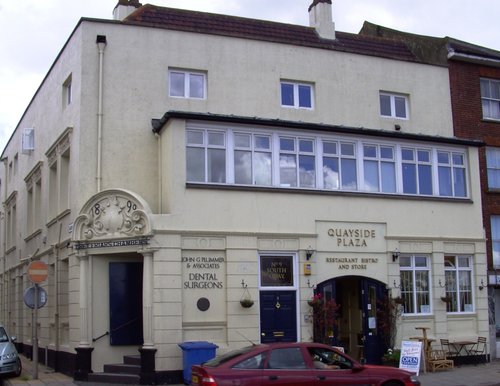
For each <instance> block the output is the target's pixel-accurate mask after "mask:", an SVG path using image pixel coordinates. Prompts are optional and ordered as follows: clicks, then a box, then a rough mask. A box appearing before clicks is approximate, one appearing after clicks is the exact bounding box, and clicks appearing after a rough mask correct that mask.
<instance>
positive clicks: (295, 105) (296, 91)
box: [280, 80, 314, 110]
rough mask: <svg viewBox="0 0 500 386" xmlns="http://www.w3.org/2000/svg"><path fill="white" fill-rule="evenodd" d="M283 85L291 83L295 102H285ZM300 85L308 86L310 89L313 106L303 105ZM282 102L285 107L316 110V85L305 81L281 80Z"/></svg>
mask: <svg viewBox="0 0 500 386" xmlns="http://www.w3.org/2000/svg"><path fill="white" fill-rule="evenodd" d="M283 85H290V86H292V87H293V104H284V103H283ZM300 87H307V88H308V89H309V93H310V99H311V106H301V105H300V92H299V88H300ZM280 103H281V107H284V108H293V109H303V110H314V86H313V84H312V83H305V82H295V81H289V80H281V81H280Z"/></svg>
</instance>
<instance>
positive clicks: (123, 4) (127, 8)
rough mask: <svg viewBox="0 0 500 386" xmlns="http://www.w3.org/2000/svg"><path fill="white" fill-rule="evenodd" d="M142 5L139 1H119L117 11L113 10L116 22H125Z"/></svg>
mask: <svg viewBox="0 0 500 386" xmlns="http://www.w3.org/2000/svg"><path fill="white" fill-rule="evenodd" d="M141 6H142V4H141V3H139V1H138V0H118V4H116V7H115V9H114V10H113V19H114V20H123V19H125V18H126V17H127V16H128V15H130V14H131V13H132V12H134V11H135V10H136V9H137V8H139V7H141Z"/></svg>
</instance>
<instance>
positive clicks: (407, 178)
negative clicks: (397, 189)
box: [403, 163, 417, 194]
mask: <svg viewBox="0 0 500 386" xmlns="http://www.w3.org/2000/svg"><path fill="white" fill-rule="evenodd" d="M403 192H404V193H408V194H416V193H417V169H416V166H415V165H414V164H407V163H403Z"/></svg>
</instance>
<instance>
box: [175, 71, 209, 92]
mask: <svg viewBox="0 0 500 386" xmlns="http://www.w3.org/2000/svg"><path fill="white" fill-rule="evenodd" d="M168 81H169V82H168V84H169V88H168V95H169V96H171V97H177V98H194V99H205V98H206V74H205V73H203V72H194V71H184V70H169V71H168Z"/></svg>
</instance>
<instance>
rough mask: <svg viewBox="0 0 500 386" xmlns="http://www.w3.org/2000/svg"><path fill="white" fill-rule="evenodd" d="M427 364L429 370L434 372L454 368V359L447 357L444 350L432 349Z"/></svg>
mask: <svg viewBox="0 0 500 386" xmlns="http://www.w3.org/2000/svg"><path fill="white" fill-rule="evenodd" d="M427 364H428V366H429V370H430V371H432V372H435V371H436V370H447V369H452V368H453V367H454V363H453V360H451V359H448V358H447V357H446V352H445V351H444V350H430V351H429V353H428V357H427Z"/></svg>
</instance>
